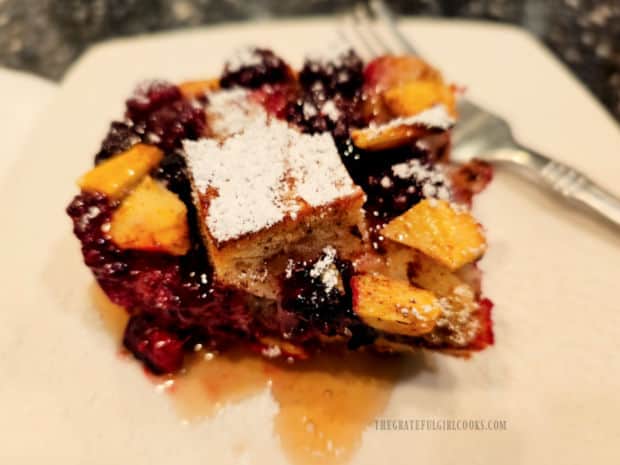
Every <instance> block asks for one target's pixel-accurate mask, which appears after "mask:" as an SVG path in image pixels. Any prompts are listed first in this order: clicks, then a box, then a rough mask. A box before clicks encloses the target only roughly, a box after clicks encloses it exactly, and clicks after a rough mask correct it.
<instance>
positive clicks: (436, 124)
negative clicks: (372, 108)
mask: <svg viewBox="0 0 620 465" xmlns="http://www.w3.org/2000/svg"><path fill="white" fill-rule="evenodd" d="M453 125H454V118H453V117H452V116H451V115H450V113H449V111H448V110H447V109H446V107H445V106H444V105H435V106H433V107H432V108H428V109H426V110H424V111H422V112H420V113H418V114H416V115H413V116H408V117H398V118H394V119H392V120H391V121H390V122H388V123H386V124H380V125H376V124H371V125H370V126H368V127H366V128H363V129H353V130H352V131H351V139H352V140H353V144H355V146H356V147H358V148H360V149H364V150H369V151H377V150H385V149H390V148H394V147H399V146H401V145H404V144H407V143H410V142H413V141H415V140H417V139H420V138H422V137H424V136H428V135H430V134H435V133H441V132H443V131H446V130H448V129H450V128H451V127H452V126H453Z"/></svg>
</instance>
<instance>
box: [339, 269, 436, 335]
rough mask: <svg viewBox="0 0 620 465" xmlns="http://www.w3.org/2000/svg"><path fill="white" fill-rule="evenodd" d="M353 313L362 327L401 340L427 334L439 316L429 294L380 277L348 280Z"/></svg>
mask: <svg viewBox="0 0 620 465" xmlns="http://www.w3.org/2000/svg"><path fill="white" fill-rule="evenodd" d="M351 289H352V291H353V311H354V312H355V313H356V314H357V316H359V317H360V318H361V319H362V321H363V322H364V323H366V324H367V325H368V326H371V327H373V328H375V329H378V330H380V331H385V332H386V333H390V334H400V335H404V336H420V335H422V334H426V333H429V332H431V331H432V330H433V328H434V327H435V322H436V321H437V318H439V315H440V313H441V305H440V304H439V299H437V297H436V296H435V294H433V293H432V292H429V291H426V290H424V289H419V288H417V287H413V286H411V285H409V284H408V283H406V282H405V281H399V280H395V279H390V278H387V277H385V276H380V275H371V274H364V275H357V276H354V277H353V278H352V279H351Z"/></svg>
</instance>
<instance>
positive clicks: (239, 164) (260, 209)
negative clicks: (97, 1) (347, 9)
mask: <svg viewBox="0 0 620 465" xmlns="http://www.w3.org/2000/svg"><path fill="white" fill-rule="evenodd" d="M248 56H250V57H251V60H250V62H244V60H243V59H241V58H237V59H235V60H233V61H232V62H230V63H229V64H228V65H226V66H225V69H224V72H223V74H222V75H221V76H220V77H219V78H215V79H207V80H199V81H191V82H187V83H183V84H180V85H178V86H175V85H172V84H169V83H165V82H161V81H154V82H152V83H148V84H144V85H141V86H140V87H139V88H138V90H137V92H136V95H134V96H133V97H132V98H131V99H130V100H128V101H127V112H126V115H125V120H124V121H117V122H114V123H112V125H111V127H110V131H109V133H108V135H107V137H106V139H105V140H104V143H103V144H102V148H101V150H100V152H99V153H98V154H97V156H96V166H95V168H93V169H92V170H91V171H90V172H89V173H87V174H86V175H85V176H84V177H82V178H81V181H80V187H81V189H82V192H81V194H80V195H78V196H76V198H75V199H74V201H73V202H72V203H71V205H70V206H69V208H68V213H69V215H70V216H71V218H72V219H73V222H74V232H75V234H76V236H77V237H78V238H79V239H80V241H81V243H82V250H83V255H84V260H85V262H86V264H87V265H88V266H89V267H90V268H91V269H92V271H93V273H94V275H95V277H96V279H97V281H98V283H99V284H100V286H101V287H102V289H103V290H104V292H105V293H106V294H107V295H108V296H109V297H110V298H111V299H112V300H113V301H114V302H116V303H117V304H119V305H122V306H123V307H125V308H126V309H127V311H128V312H129V313H130V315H131V318H130V321H129V324H128V325H127V328H126V330H125V336H124V339H123V340H124V344H125V346H126V347H127V348H128V349H129V350H130V351H131V352H132V353H134V355H135V356H136V357H137V358H139V359H140V360H142V361H144V363H145V364H146V365H147V366H148V367H149V368H150V369H151V370H152V371H154V372H157V373H165V372H172V371H176V370H178V369H179V368H180V367H181V366H182V363H183V353H184V352H186V351H190V350H192V348H193V347H194V345H196V344H199V345H201V346H208V347H210V348H213V349H215V350H226V348H228V347H230V346H234V345H240V344H241V345H245V346H247V347H250V348H252V349H256V350H258V351H259V352H260V353H262V354H263V355H265V356H267V357H275V356H287V357H289V356H290V357H293V358H299V359H303V358H307V357H309V356H311V355H312V353H313V352H314V351H316V350H323V349H325V348H327V347H331V346H334V345H336V346H342V345H346V346H347V347H348V348H349V349H351V350H354V349H362V350H373V351H379V352H397V353H400V352H405V351H410V350H414V349H417V348H428V349H432V350H437V351H444V352H450V353H453V354H459V355H469V354H470V353H471V352H472V351H477V350H482V349H484V348H485V347H488V346H489V345H491V344H492V343H493V332H492V323H491V316H490V314H491V308H492V304H491V302H490V301H489V300H488V299H485V298H484V297H483V296H482V291H481V286H480V272H479V270H478V268H477V266H476V263H477V261H478V260H479V259H480V258H481V256H482V254H483V253H484V252H485V250H486V240H485V238H484V233H483V230H482V229H481V227H480V225H479V224H478V223H477V221H476V220H475V219H474V218H473V216H472V215H471V213H470V211H469V209H468V204H469V203H471V199H472V196H473V195H474V194H475V193H478V192H479V191H480V190H482V189H483V188H484V186H485V185H486V184H487V183H488V181H489V180H490V178H491V175H492V172H491V170H490V168H489V167H487V166H485V165H484V164H482V163H480V162H476V163H472V164H470V165H467V166H465V167H458V166H455V165H452V164H451V163H450V162H449V148H450V128H451V127H452V126H453V125H454V124H455V122H456V117H457V115H456V114H455V112H454V98H455V88H454V87H452V86H449V85H447V84H445V83H444V81H443V79H442V78H441V75H440V74H439V73H438V72H437V71H436V70H434V69H433V68H432V67H430V66H429V65H428V64H426V63H424V62H423V61H422V60H420V59H419V58H413V57H382V58H380V59H377V60H374V61H373V62H371V63H368V64H367V65H366V66H364V65H363V63H362V62H361V60H360V59H359V58H358V57H357V56H356V55H355V54H354V53H353V52H350V51H349V52H344V53H339V54H337V56H334V57H331V58H326V59H320V60H314V61H313V60H308V61H307V62H306V63H305V64H304V67H303V68H302V69H301V70H300V71H299V72H293V71H292V70H291V69H290V67H288V65H287V64H286V63H285V62H284V60H282V59H280V58H279V57H277V56H276V55H275V54H273V52H270V51H266V50H264V49H256V50H254V51H252V52H251V53H245V54H241V57H248Z"/></svg>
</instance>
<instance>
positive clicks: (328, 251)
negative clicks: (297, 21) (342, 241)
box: [310, 245, 340, 292]
mask: <svg viewBox="0 0 620 465" xmlns="http://www.w3.org/2000/svg"><path fill="white" fill-rule="evenodd" d="M336 253H337V252H336V249H335V248H334V247H332V246H331V245H328V246H327V247H325V248H324V249H323V256H322V257H321V258H320V259H319V260H318V261H317V262H316V263H315V264H314V266H313V267H312V269H311V270H310V276H311V277H313V278H321V282H322V283H323V285H324V286H325V290H326V292H330V291H331V290H332V289H333V288H335V287H336V286H337V285H338V279H339V277H340V273H339V272H338V268H336V263H335V261H334V260H335V259H336Z"/></svg>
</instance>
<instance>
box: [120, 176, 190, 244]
mask: <svg viewBox="0 0 620 465" xmlns="http://www.w3.org/2000/svg"><path fill="white" fill-rule="evenodd" d="M109 234H110V238H111V239H112V241H113V242H114V243H115V244H116V245H117V246H119V247H120V248H121V249H134V250H149V251H157V252H164V253H169V254H172V255H185V254H186V253H187V251H188V250H189V246H190V241H189V227H188V225H187V208H186V206H185V204H184V203H183V202H182V201H181V200H180V199H179V198H178V197H177V196H176V195H175V194H173V193H172V192H170V191H169V190H168V189H166V188H165V187H164V186H163V185H161V184H160V183H158V182H156V181H154V180H153V178H151V177H150V176H147V177H145V178H144V179H143V180H142V182H141V183H140V184H139V185H138V186H137V187H136V188H135V189H134V190H133V191H132V192H131V193H130V194H129V195H128V196H127V197H126V198H125V199H124V200H123V201H122V202H121V204H120V206H119V207H118V208H117V209H116V210H115V211H114V213H113V214H112V220H111V222H110V231H109Z"/></svg>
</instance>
